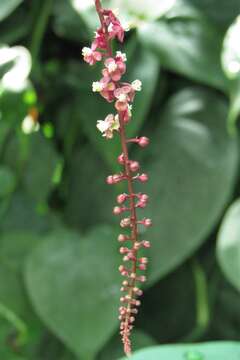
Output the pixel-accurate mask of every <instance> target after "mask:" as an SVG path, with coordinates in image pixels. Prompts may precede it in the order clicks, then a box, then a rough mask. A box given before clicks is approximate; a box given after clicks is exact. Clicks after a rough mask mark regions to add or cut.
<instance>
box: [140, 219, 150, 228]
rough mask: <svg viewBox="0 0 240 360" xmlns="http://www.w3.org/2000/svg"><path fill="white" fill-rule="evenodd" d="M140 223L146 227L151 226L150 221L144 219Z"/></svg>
mask: <svg viewBox="0 0 240 360" xmlns="http://www.w3.org/2000/svg"><path fill="white" fill-rule="evenodd" d="M142 223H143V225H144V226H146V227H149V226H152V220H151V219H144V220H143V222H142Z"/></svg>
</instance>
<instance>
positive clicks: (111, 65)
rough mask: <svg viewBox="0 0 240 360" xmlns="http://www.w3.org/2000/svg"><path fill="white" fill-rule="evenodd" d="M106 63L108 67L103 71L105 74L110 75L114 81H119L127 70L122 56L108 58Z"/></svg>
mask: <svg viewBox="0 0 240 360" xmlns="http://www.w3.org/2000/svg"><path fill="white" fill-rule="evenodd" d="M104 65H105V66H106V68H105V69H104V70H103V73H104V74H105V76H109V77H110V78H111V79H112V80H113V81H119V80H120V79H121V77H122V75H123V74H124V73H125V72H126V65H125V63H124V61H123V57H121V56H116V57H115V58H108V59H106V60H105V62H104Z"/></svg>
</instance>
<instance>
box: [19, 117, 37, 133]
mask: <svg viewBox="0 0 240 360" xmlns="http://www.w3.org/2000/svg"><path fill="white" fill-rule="evenodd" d="M38 130H39V123H37V122H35V121H34V119H33V117H32V116H31V115H27V116H26V117H25V118H24V119H23V122H22V132H23V133H24V134H31V133H33V132H35V131H38Z"/></svg>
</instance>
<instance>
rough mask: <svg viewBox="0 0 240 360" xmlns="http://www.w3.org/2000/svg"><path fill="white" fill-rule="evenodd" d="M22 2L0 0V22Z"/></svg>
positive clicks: (18, 0) (17, 0)
mask: <svg viewBox="0 0 240 360" xmlns="http://www.w3.org/2000/svg"><path fill="white" fill-rule="evenodd" d="M22 1H23V0H1V3H0V21H2V20H3V19H5V18H6V17H8V16H9V15H10V14H11V13H12V12H13V11H14V10H15V9H16V8H17V7H18V6H19V5H20V4H21V2H22Z"/></svg>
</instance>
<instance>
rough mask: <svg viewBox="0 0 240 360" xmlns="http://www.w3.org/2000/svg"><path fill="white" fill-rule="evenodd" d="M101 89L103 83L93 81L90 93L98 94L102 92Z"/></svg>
mask: <svg viewBox="0 0 240 360" xmlns="http://www.w3.org/2000/svg"><path fill="white" fill-rule="evenodd" d="M103 88H104V85H103V83H101V82H99V81H94V82H93V83H92V91H93V92H100V91H102V90H103Z"/></svg>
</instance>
